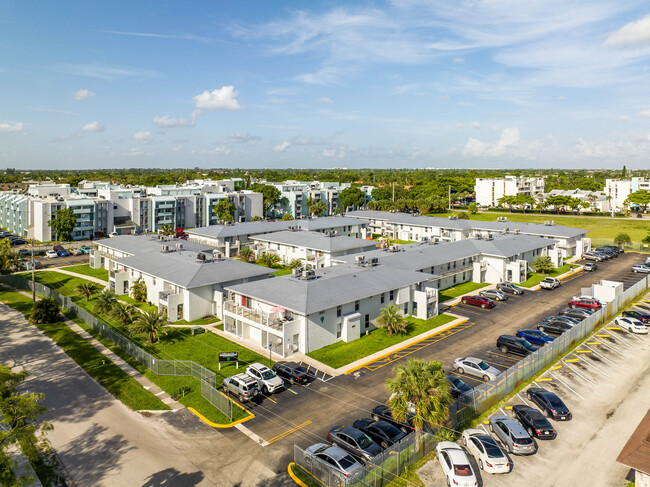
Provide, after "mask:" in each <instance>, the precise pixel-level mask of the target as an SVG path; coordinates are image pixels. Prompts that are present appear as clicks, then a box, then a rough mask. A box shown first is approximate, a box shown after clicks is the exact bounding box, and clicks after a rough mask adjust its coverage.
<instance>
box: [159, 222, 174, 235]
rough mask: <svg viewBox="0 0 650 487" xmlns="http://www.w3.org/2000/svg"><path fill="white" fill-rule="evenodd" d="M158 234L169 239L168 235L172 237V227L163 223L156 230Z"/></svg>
mask: <svg viewBox="0 0 650 487" xmlns="http://www.w3.org/2000/svg"><path fill="white" fill-rule="evenodd" d="M158 233H160V234H162V235H166V236H168V237H169V236H170V235H174V227H172V226H171V224H170V223H163V224H162V225H160V227H159V228H158Z"/></svg>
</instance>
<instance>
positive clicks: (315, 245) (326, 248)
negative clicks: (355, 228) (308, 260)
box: [255, 230, 377, 253]
mask: <svg viewBox="0 0 650 487" xmlns="http://www.w3.org/2000/svg"><path fill="white" fill-rule="evenodd" d="M255 240H256V241H260V242H271V243H277V244H283V245H293V246H296V247H305V248H308V249H314V250H318V251H321V252H327V253H334V252H345V251H350V250H362V249H368V250H372V249H373V248H374V247H377V242H373V241H371V240H364V239H361V238H354V237H346V236H344V235H331V236H330V235H327V234H325V233H322V232H312V231H306V230H296V231H293V230H284V231H280V232H272V233H266V234H263V235H258V236H256V237H255Z"/></svg>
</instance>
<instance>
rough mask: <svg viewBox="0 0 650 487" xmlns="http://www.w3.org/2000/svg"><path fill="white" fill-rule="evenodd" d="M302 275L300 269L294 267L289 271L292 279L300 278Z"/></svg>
mask: <svg viewBox="0 0 650 487" xmlns="http://www.w3.org/2000/svg"><path fill="white" fill-rule="evenodd" d="M301 274H302V267H294V268H293V269H291V275H292V276H294V277H300V275H301Z"/></svg>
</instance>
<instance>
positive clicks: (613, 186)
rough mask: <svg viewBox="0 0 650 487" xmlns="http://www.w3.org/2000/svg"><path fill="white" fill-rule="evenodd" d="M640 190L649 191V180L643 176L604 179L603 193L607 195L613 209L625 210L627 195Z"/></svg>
mask: <svg viewBox="0 0 650 487" xmlns="http://www.w3.org/2000/svg"><path fill="white" fill-rule="evenodd" d="M641 190H646V191H650V180H647V179H644V178H632V179H606V180H605V193H606V194H607V196H609V198H610V202H611V208H612V209H613V210H614V211H623V210H625V209H626V208H627V205H626V204H625V200H626V199H627V197H628V196H630V194H631V193H636V192H637V191H641Z"/></svg>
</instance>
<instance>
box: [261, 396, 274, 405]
mask: <svg viewBox="0 0 650 487" xmlns="http://www.w3.org/2000/svg"><path fill="white" fill-rule="evenodd" d="M262 395H263V396H264V397H265V398H266V399H268V400H269V401H271V402H272V403H274V404H277V401H276V400H275V399H271V396H267V395H265V394H262Z"/></svg>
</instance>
